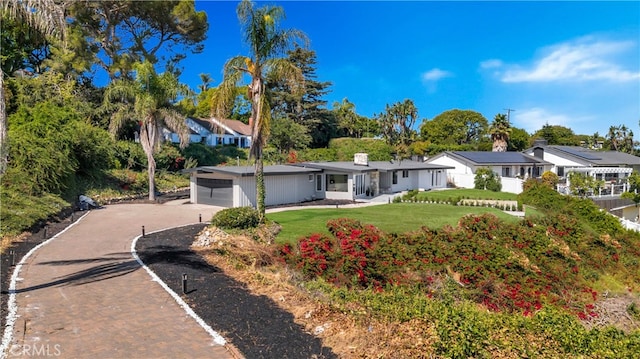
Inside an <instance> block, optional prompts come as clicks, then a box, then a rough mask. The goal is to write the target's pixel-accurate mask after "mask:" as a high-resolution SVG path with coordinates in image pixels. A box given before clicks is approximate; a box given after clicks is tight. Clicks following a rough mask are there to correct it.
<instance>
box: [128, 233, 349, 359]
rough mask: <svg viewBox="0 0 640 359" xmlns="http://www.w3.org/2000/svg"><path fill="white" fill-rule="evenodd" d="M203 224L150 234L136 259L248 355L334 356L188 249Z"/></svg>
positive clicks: (265, 299) (270, 304) (280, 311)
mask: <svg viewBox="0 0 640 359" xmlns="http://www.w3.org/2000/svg"><path fill="white" fill-rule="evenodd" d="M203 227H204V225H194V226H188V227H181V228H177V229H172V230H169V231H164V232H159V233H154V234H151V235H147V236H146V237H145V238H141V239H140V240H139V241H138V243H137V248H136V249H137V251H138V255H139V256H140V259H142V261H143V262H144V263H145V264H147V266H149V267H150V268H151V269H152V270H153V271H154V272H155V273H156V274H157V275H158V276H159V277H160V278H161V279H162V280H163V281H164V282H165V283H167V285H169V287H171V288H172V289H173V290H174V291H175V292H176V293H182V275H183V274H187V278H188V279H187V294H186V295H185V294H183V295H182V297H183V298H184V299H185V301H186V302H187V303H189V305H190V306H191V307H192V308H193V310H194V311H195V312H196V313H197V314H198V315H199V316H200V317H201V318H202V319H203V320H204V321H205V322H207V323H208V324H209V325H210V326H211V327H212V328H213V329H214V330H216V331H218V332H219V333H221V334H222V335H223V336H224V337H225V338H227V339H228V340H229V341H230V342H231V343H232V344H233V345H234V346H235V347H236V348H238V350H239V351H240V352H241V353H242V354H243V355H244V356H245V357H247V358H337V356H336V355H335V354H334V353H333V352H332V351H331V349H330V348H327V347H323V346H322V342H321V341H320V339H318V338H316V337H314V336H313V335H311V334H310V333H307V332H306V331H305V330H304V327H302V326H301V325H299V324H297V323H295V322H294V317H293V315H292V314H291V313H289V312H287V311H285V310H283V309H282V308H280V307H279V306H278V305H277V304H276V303H274V302H273V301H272V300H271V299H270V298H268V297H266V296H257V295H253V294H251V293H250V291H249V289H248V288H247V287H246V286H245V285H244V284H243V283H241V282H238V281H236V280H234V279H233V278H231V277H229V276H227V275H225V274H224V273H223V272H222V271H221V270H220V269H219V268H216V267H214V266H211V265H209V264H208V263H207V262H206V261H205V260H204V259H203V258H202V257H201V256H200V255H198V254H196V253H195V252H192V251H191V250H190V249H189V248H190V246H191V243H192V242H193V240H194V238H195V236H196V235H197V233H198V232H199V231H200V230H201V229H202V228H203Z"/></svg>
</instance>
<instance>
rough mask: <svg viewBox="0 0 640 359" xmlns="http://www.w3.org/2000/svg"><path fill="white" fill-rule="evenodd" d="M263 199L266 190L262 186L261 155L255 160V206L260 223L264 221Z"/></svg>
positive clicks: (262, 168)
mask: <svg viewBox="0 0 640 359" xmlns="http://www.w3.org/2000/svg"><path fill="white" fill-rule="evenodd" d="M260 152H262V151H260ZM265 197H266V190H265V186H264V164H263V161H262V155H260V156H259V157H257V158H256V205H257V210H258V218H259V219H260V223H264V220H265V203H264V199H265Z"/></svg>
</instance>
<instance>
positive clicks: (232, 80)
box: [211, 0, 307, 222]
mask: <svg viewBox="0 0 640 359" xmlns="http://www.w3.org/2000/svg"><path fill="white" fill-rule="evenodd" d="M237 14H238V19H239V20H240V24H241V26H242V30H243V33H244V41H245V42H246V43H247V45H248V46H249V49H250V52H251V54H250V56H236V57H234V58H232V59H230V60H229V61H227V63H226V64H225V65H224V70H223V76H224V78H223V80H222V83H221V84H220V85H219V87H218V90H217V91H216V92H215V93H214V95H213V98H212V104H211V110H212V115H213V116H214V117H217V118H220V119H222V118H227V117H229V114H230V112H231V110H232V108H233V105H234V98H235V95H236V94H237V93H238V92H237V88H238V87H240V86H242V84H243V83H244V79H245V76H247V77H248V78H250V79H251V81H250V83H249V84H248V86H247V95H248V96H247V97H248V98H249V101H250V102H251V118H250V119H249V126H251V148H250V149H249V153H250V156H251V157H252V158H254V159H255V167H256V168H255V177H256V208H257V210H258V212H259V215H260V221H261V222H263V221H264V213H265V203H264V200H265V186H264V168H263V154H262V149H263V147H264V146H265V145H266V143H267V139H268V138H269V129H270V121H271V106H270V104H269V96H268V94H267V86H266V82H267V79H269V80H271V81H285V82H286V83H287V84H288V85H289V88H290V89H292V91H294V92H299V91H303V89H304V76H303V74H302V71H301V70H300V69H299V68H298V67H296V65H295V64H294V63H292V62H291V61H290V60H288V59H287V58H286V57H285V56H284V55H285V54H286V51H287V50H289V49H290V48H292V47H293V46H294V45H295V43H296V41H298V40H301V41H303V42H305V45H306V42H307V39H306V36H305V35H304V34H303V33H302V32H300V31H298V30H295V29H286V30H283V29H280V28H279V27H278V24H279V22H280V20H281V19H283V18H284V10H283V9H282V8H281V7H279V6H270V5H265V6H263V7H260V8H257V9H256V8H254V6H253V2H251V1H250V0H243V1H242V2H241V3H240V4H239V5H238V8H237ZM279 56H282V57H279Z"/></svg>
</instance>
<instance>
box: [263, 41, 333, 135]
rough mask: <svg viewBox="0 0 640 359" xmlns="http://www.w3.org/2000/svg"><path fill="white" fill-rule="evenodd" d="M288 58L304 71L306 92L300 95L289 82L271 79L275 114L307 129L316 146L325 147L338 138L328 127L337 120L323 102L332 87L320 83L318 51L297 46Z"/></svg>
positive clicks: (325, 83)
mask: <svg viewBox="0 0 640 359" xmlns="http://www.w3.org/2000/svg"><path fill="white" fill-rule="evenodd" d="M287 58H288V60H289V61H291V62H292V63H293V64H295V65H296V67H298V68H299V69H300V70H301V71H302V75H303V76H304V90H303V91H302V92H300V93H296V92H295V91H292V90H291V89H290V88H289V86H288V84H287V82H286V81H283V80H282V79H268V80H267V81H268V83H269V87H270V88H269V91H270V93H271V103H272V104H273V105H272V110H273V111H274V114H278V116H286V117H289V118H290V119H292V120H293V121H295V122H296V123H297V124H300V125H303V126H305V127H306V128H307V129H308V132H309V134H310V135H311V137H312V138H313V143H312V145H314V146H316V147H317V146H321V147H324V146H326V144H327V143H328V142H329V140H330V139H331V137H333V135H334V134H335V131H331V127H330V124H329V123H328V122H329V121H331V120H333V119H334V118H333V116H331V113H330V111H329V110H327V108H326V106H327V101H325V100H323V99H322V97H323V96H324V95H326V94H327V93H328V92H329V90H327V88H328V87H329V86H331V83H330V82H320V81H318V80H317V75H316V63H317V61H316V53H315V51H312V50H308V49H304V48H301V47H299V46H296V47H295V48H294V49H293V50H290V51H288V52H287ZM327 130H329V131H327Z"/></svg>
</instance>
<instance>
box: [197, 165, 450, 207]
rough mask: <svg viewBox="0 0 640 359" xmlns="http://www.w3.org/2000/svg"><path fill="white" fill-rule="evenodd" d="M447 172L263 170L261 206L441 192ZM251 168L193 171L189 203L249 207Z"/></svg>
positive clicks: (408, 168) (419, 168)
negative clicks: (263, 198) (424, 191)
mask: <svg viewBox="0 0 640 359" xmlns="http://www.w3.org/2000/svg"><path fill="white" fill-rule="evenodd" d="M447 168H448V167H446V166H439V165H434V164H428V163H424V162H415V161H393V162H384V161H382V162H378V161H375V162H368V161H366V159H365V160H364V161H354V162H305V163H296V164H290V165H276V166H265V167H264V174H265V187H266V197H265V204H266V205H267V206H275V205H281V204H289V203H299V202H304V201H310V200H314V199H324V198H327V199H347V200H355V199H358V198H370V197H374V196H377V195H379V194H382V193H395V192H400V191H405V190H414V189H415V190H430V189H434V188H445V187H446V184H447V182H446V170H447ZM254 170H255V168H254V167H253V166H241V167H237V166H215V167H197V168H194V169H191V170H189V172H190V173H191V202H192V203H200V204H209V205H216V206H222V207H242V206H255V204H256V203H255V202H256V201H255V199H256V192H255V189H256V183H255V177H254Z"/></svg>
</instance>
